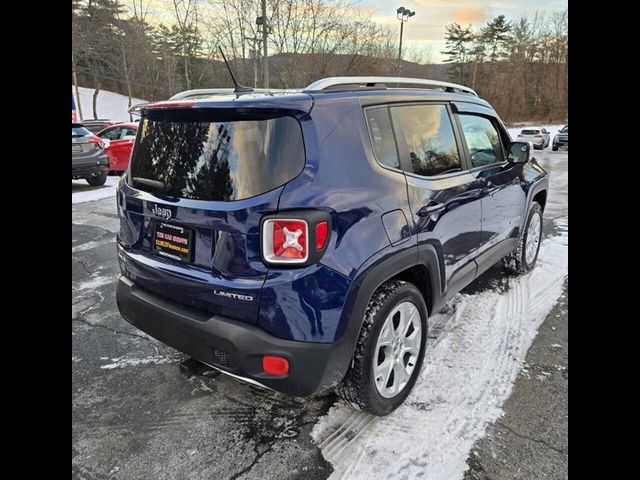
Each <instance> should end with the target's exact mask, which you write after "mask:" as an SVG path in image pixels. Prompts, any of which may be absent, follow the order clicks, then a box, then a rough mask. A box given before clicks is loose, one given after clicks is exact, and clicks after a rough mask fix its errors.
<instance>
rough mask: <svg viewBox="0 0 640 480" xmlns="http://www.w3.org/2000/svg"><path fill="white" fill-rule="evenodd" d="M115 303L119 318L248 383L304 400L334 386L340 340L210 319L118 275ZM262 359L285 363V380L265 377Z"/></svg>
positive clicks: (282, 377) (336, 375)
mask: <svg viewBox="0 0 640 480" xmlns="http://www.w3.org/2000/svg"><path fill="white" fill-rule="evenodd" d="M116 301H117V304H118V309H119V310H120V314H121V315H122V317H123V318H124V319H125V320H126V321H128V322H129V323H131V324H132V325H134V326H135V327H137V328H139V329H140V330H142V331H143V332H145V333H147V334H149V335H151V336H152V337H154V338H156V339H158V340H160V341H161V342H163V343H165V344H167V345H169V346H171V347H173V348H175V349H177V350H180V351H181V352H184V353H186V354H187V355H190V356H191V357H193V358H195V359H197V360H200V361H201V362H203V363H206V364H209V365H211V366H214V367H216V368H219V369H220V370H223V371H225V372H228V373H231V374H233V375H235V376H238V377H241V378H242V379H245V380H248V381H250V382H252V383H258V384H260V385H262V386H264V387H267V388H271V389H273V390H276V391H279V392H282V393H286V394H288V395H296V396H305V395H311V394H313V393H316V392H319V391H322V390H324V389H326V388H329V387H331V386H333V385H335V384H336V383H338V382H339V381H340V380H341V379H342V376H343V375H344V372H339V371H337V370H338V369H337V368H336V366H337V365H338V364H342V363H343V362H340V361H339V357H340V352H339V351H340V342H335V343H331V344H330V343H307V342H296V341H291V340H283V339H280V338H276V337H273V336H271V335H269V334H268V333H266V332H264V331H263V330H261V329H260V328H258V327H256V326H253V325H250V324H247V323H244V322H240V321H236V320H231V319H228V318H225V317H221V316H218V315H211V314H210V313H207V312H204V311H202V310H197V309H194V308H192V307H188V306H186V305H182V304H180V303H177V302H174V301H172V300H169V299H167V298H164V297H161V296H159V295H156V294H154V293H151V292H149V291H148V290H145V289H143V288H141V287H139V286H138V285H136V284H135V283H134V282H133V281H131V280H129V279H128V278H126V277H123V276H121V277H120V278H119V280H118V286H117V293H116ZM263 355H279V356H282V357H285V358H287V359H288V360H289V365H290V367H289V373H288V375H285V376H278V377H275V376H271V375H266V374H265V373H264V372H263V370H262V356H263Z"/></svg>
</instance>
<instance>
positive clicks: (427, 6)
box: [359, 0, 569, 62]
mask: <svg viewBox="0 0 640 480" xmlns="http://www.w3.org/2000/svg"><path fill="white" fill-rule="evenodd" d="M359 5H360V8H362V9H364V10H367V11H369V12H371V13H372V15H373V19H374V20H375V21H377V22H379V23H381V24H387V25H391V26H394V25H395V27H396V28H397V29H398V33H399V31H400V26H399V24H400V22H399V21H398V20H397V19H396V10H397V9H398V7H400V6H402V7H405V8H408V9H410V10H413V11H415V12H416V14H415V16H413V17H411V19H410V20H409V21H408V22H407V23H406V24H405V26H404V34H403V44H405V45H407V44H408V45H409V48H411V46H430V47H431V52H432V55H433V61H434V62H440V61H441V60H442V56H441V55H440V53H439V52H440V51H441V50H443V49H444V34H445V25H447V24H449V23H453V22H456V23H459V24H460V25H463V26H466V25H469V24H471V25H473V26H474V27H476V28H477V27H481V26H483V25H484V24H485V23H486V22H487V21H488V20H490V19H491V18H493V17H495V16H497V15H501V14H504V15H505V16H506V17H507V19H508V20H515V19H517V18H519V17H521V16H522V15H533V14H535V13H536V11H539V12H547V13H550V12H554V11H562V10H566V9H568V8H569V6H568V1H567V0H472V1H468V0H361V1H360V2H359ZM403 50H404V48H403Z"/></svg>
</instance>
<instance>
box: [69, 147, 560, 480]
mask: <svg viewBox="0 0 640 480" xmlns="http://www.w3.org/2000/svg"><path fill="white" fill-rule="evenodd" d="M535 156H536V157H537V158H538V159H539V160H540V162H541V164H542V165H543V166H544V167H545V168H547V170H548V171H549V172H550V174H551V176H550V179H551V180H550V181H551V194H550V196H549V200H548V204H547V209H546V211H545V217H546V218H558V217H561V216H566V215H567V193H568V192H567V184H566V177H567V167H568V158H567V157H568V155H567V153H566V152H551V151H545V152H543V153H536V155H535ZM86 190H87V188H86V187H84V186H80V185H78V184H77V183H76V184H73V185H72V195H77V194H79V193H81V191H86ZM118 228H119V221H118V218H117V215H116V208H115V200H114V199H113V198H107V199H104V200H97V201H92V202H86V203H78V204H74V205H72V232H73V242H72V269H73V282H72V290H73V292H72V293H73V297H72V387H73V392H72V401H73V405H72V415H73V438H72V469H73V478H78V479H96V480H98V479H146V478H154V479H221V480H222V479H234V480H235V479H267V478H269V479H270V478H277V479H279V480H285V479H297V478H300V479H302V478H304V479H324V478H327V477H328V476H329V475H330V473H331V471H332V467H331V465H330V464H329V463H328V462H327V461H326V460H324V458H323V457H322V455H321V453H320V450H319V449H318V448H317V446H316V445H315V444H314V443H313V442H312V440H311V437H310V431H311V429H312V427H313V425H314V424H315V423H316V421H317V419H318V418H319V417H320V416H322V415H324V414H325V413H326V412H327V410H328V409H329V407H330V406H331V405H332V404H333V403H334V402H335V401H336V397H335V395H334V394H333V393H327V394H324V395H322V396H319V397H316V398H291V397H286V396H284V395H280V394H275V393H272V392H268V391H264V390H261V389H258V388H255V387H252V386H250V385H247V384H244V383H241V382H239V381H236V380H234V379H232V378H230V377H227V376H224V375H219V376H207V375H202V374H198V375H193V374H189V373H188V372H187V373H185V372H181V370H180V368H179V364H180V362H181V361H183V360H185V359H186V358H187V357H186V356H184V355H182V354H180V353H178V352H176V351H175V350H173V349H171V348H169V347H166V346H164V345H163V344H161V343H159V342H157V341H156V340H154V339H152V338H150V337H148V336H147V335H145V334H144V333H142V332H140V331H138V330H136V329H135V328H134V327H132V326H131V325H129V324H128V323H127V322H125V321H124V320H123V319H122V318H121V317H120V315H119V313H118V311H117V308H116V305H115V280H116V278H117V275H118V264H117V259H116V253H115V234H116V232H117V230H118ZM552 229H553V226H552V222H547V223H546V227H545V229H544V235H550V234H553V233H554V232H553V230H552ZM502 282H503V279H502V274H501V270H500V269H499V268H498V267H494V268H492V269H491V270H489V271H488V272H486V274H485V275H484V276H483V277H482V278H480V279H478V280H477V281H475V282H474V283H473V284H472V285H470V286H469V287H467V289H465V293H473V292H477V291H482V290H484V289H492V288H496V287H497V286H499V285H500V284H501V283H502ZM567 315H568V297H567V295H566V289H565V295H564V297H563V298H562V299H561V300H560V302H559V303H558V304H557V305H556V307H555V308H554V310H553V311H552V312H551V313H550V314H549V316H548V317H547V319H546V320H545V322H544V324H543V325H542V327H541V329H540V333H539V335H538V337H537V338H536V340H535V341H534V343H533V345H532V347H531V348H530V350H529V354H528V356H527V364H526V365H525V368H524V369H523V371H522V372H521V374H520V376H519V377H518V379H517V381H516V384H515V387H514V390H513V393H512V395H511V397H510V398H509V400H508V401H507V402H506V403H505V405H504V409H505V416H504V417H503V418H501V419H500V420H499V421H498V422H496V424H494V425H492V426H490V427H489V429H488V430H487V436H486V437H485V438H484V439H482V440H480V441H478V442H476V445H475V446H474V448H473V450H472V453H471V456H470V458H469V461H468V464H469V465H470V470H469V471H468V472H467V475H466V477H465V480H489V479H492V480H499V479H535V478H549V479H556V478H558V479H560V478H566V476H567V453H566V452H567V404H566V401H567V391H568V324H567ZM551 345H554V346H553V347H551ZM558 345H559V346H560V347H558ZM205 373H207V372H205ZM209 373H210V372H209ZM427 477H428V475H427Z"/></svg>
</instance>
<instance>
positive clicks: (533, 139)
mask: <svg viewBox="0 0 640 480" xmlns="http://www.w3.org/2000/svg"><path fill="white" fill-rule="evenodd" d="M516 141H517V142H529V143H531V144H532V145H533V148H538V149H540V150H542V149H543V148H547V147H548V146H549V142H551V137H550V135H549V131H548V130H547V129H546V128H542V127H527V128H525V129H523V130H520V133H519V134H518V136H517V137H516Z"/></svg>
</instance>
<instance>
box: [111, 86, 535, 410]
mask: <svg viewBox="0 0 640 480" xmlns="http://www.w3.org/2000/svg"><path fill="white" fill-rule="evenodd" d="M174 98H175V99H174V100H170V101H166V102H160V103H154V104H148V105H145V106H144V107H142V109H141V111H140V114H141V116H142V119H141V121H140V127H139V129H138V136H137V138H136V142H135V146H134V149H133V154H132V157H131V162H130V167H129V170H128V171H127V173H126V175H124V176H123V177H122V178H121V180H120V183H119V185H118V191H117V207H118V214H119V217H120V232H119V234H118V237H117V252H118V259H119V263H120V270H121V276H120V277H119V279H118V285H117V304H118V308H119V310H120V313H121V315H122V316H123V317H124V319H125V320H127V321H128V322H130V323H131V324H133V325H134V326H136V327H137V328H139V329H141V330H143V331H144V332H146V333H148V334H149V335H151V336H153V337H155V338H157V339H159V340H160V341H162V342H164V343H166V344H167V345H170V346H172V347H174V348H176V349H178V350H180V351H182V352H185V353H187V354H188V355H190V356H191V357H193V358H195V359H197V360H199V361H201V362H203V363H205V364H207V365H209V366H212V367H214V368H216V369H218V370H220V371H222V372H224V373H227V374H229V375H232V376H234V377H237V378H240V379H242V380H245V381H248V382H250V383H252V384H255V385H259V386H262V387H266V388H270V389H273V390H277V391H280V392H284V393H287V394H290V395H311V394H314V393H316V392H320V391H322V390H326V389H329V388H332V387H335V390H336V392H337V393H338V394H339V395H340V396H341V397H342V398H344V399H345V400H346V401H347V402H349V403H350V404H351V405H353V406H354V407H356V408H359V409H361V410H364V411H367V412H370V413H373V414H376V415H385V414H388V413H389V412H391V411H393V410H394V409H395V408H396V407H398V406H399V405H400V404H401V403H402V402H403V401H404V399H405V398H406V397H407V395H408V394H409V392H410V391H411V389H412V387H413V385H414V383H415V382H416V379H417V377H418V376H419V372H420V369H421V366H422V361H423V358H424V352H425V347H426V340H427V325H428V318H429V315H430V314H433V313H435V312H438V311H439V310H440V309H441V308H442V307H443V305H444V303H445V302H446V301H447V299H449V298H451V296H452V295H454V294H455V293H456V292H458V291H460V290H461V289H462V288H463V287H465V286H466V285H468V284H469V283H470V282H471V281H473V280H474V279H475V278H477V277H478V276H479V275H480V274H481V273H483V272H484V271H485V270H487V269H488V268H489V267H491V266H492V265H493V264H495V263H496V262H498V261H500V260H501V259H502V260H503V263H504V266H505V268H506V270H507V271H508V272H510V273H512V274H518V273H523V272H526V271H528V270H530V269H531V268H532V267H533V266H534V264H535V262H536V258H537V256H538V248H539V244H540V237H541V231H542V212H543V210H544V207H545V201H546V198H547V190H548V180H547V175H546V173H545V171H544V170H543V169H542V168H541V167H540V166H539V165H538V164H537V163H536V161H535V159H533V158H531V157H530V151H529V148H530V147H529V144H528V143H518V142H511V139H510V137H509V134H508V133H507V131H506V130H505V128H504V126H503V124H502V122H501V120H500V119H499V118H498V115H497V114H496V113H495V111H494V110H493V109H492V108H491V106H490V105H489V104H488V103H487V102H486V101H484V100H481V99H480V98H478V96H477V95H476V93H475V92H474V91H473V90H471V89H469V88H467V87H464V86H461V85H456V84H450V83H445V82H437V81H430V80H422V79H407V78H395V77H333V78H327V79H323V80H319V81H317V82H315V83H313V84H311V85H310V86H309V87H307V88H306V89H304V90H301V91H298V92H290V91H287V92H277V91H270V92H253V93H242V94H237V95H234V94H232V93H231V94H228V95H223V94H219V93H216V94H215V95H213V94H212V95H207V92H206V91H202V92H200V93H199V94H198V92H196V94H195V96H194V94H193V92H191V93H189V94H186V95H183V96H181V95H177V96H176V97H174ZM425 381H428V379H425Z"/></svg>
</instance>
